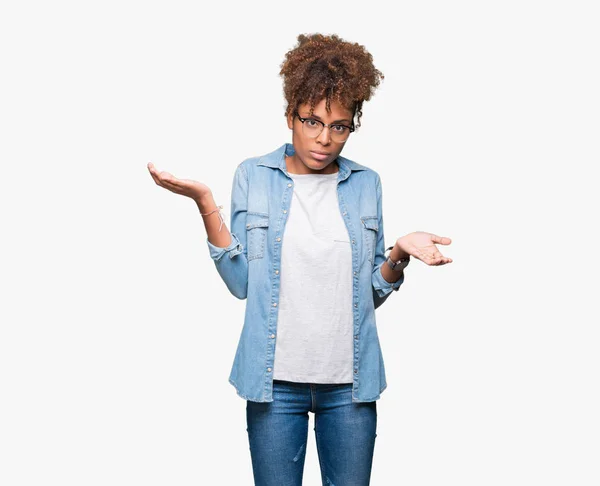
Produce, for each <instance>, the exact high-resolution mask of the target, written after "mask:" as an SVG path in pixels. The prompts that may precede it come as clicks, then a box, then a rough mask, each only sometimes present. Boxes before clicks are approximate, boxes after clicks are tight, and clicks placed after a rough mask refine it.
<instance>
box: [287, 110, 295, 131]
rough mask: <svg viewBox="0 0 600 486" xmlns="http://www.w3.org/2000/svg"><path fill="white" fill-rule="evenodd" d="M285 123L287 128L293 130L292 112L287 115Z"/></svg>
mask: <svg viewBox="0 0 600 486" xmlns="http://www.w3.org/2000/svg"><path fill="white" fill-rule="evenodd" d="M287 124H288V128H289V129H290V130H293V128H294V113H293V112H290V113H289V115H288V116H287Z"/></svg>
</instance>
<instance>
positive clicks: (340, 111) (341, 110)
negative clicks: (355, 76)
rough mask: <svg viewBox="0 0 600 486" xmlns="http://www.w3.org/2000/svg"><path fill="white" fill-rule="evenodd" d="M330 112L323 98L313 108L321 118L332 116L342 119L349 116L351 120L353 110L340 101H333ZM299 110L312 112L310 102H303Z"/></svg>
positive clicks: (306, 112) (314, 112)
mask: <svg viewBox="0 0 600 486" xmlns="http://www.w3.org/2000/svg"><path fill="white" fill-rule="evenodd" d="M329 108H330V110H331V111H330V112H327V109H326V102H325V99H322V100H321V101H319V102H318V103H317V104H315V107H314V109H313V114H315V115H317V116H319V117H321V118H332V119H342V118H347V119H349V120H351V119H352V111H350V110H349V109H348V108H346V107H344V106H342V105H341V104H340V103H339V102H338V101H333V100H332V101H331V102H330V104H329ZM298 111H302V112H304V113H305V114H308V113H310V103H301V104H300V105H299V107H298Z"/></svg>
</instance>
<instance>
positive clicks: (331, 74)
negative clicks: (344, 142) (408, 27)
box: [279, 34, 384, 128]
mask: <svg viewBox="0 0 600 486" xmlns="http://www.w3.org/2000/svg"><path fill="white" fill-rule="evenodd" d="M280 67H281V71H280V72H279V75H280V76H282V77H283V92H284V95H285V99H286V101H287V108H286V110H285V116H286V117H287V116H288V115H289V114H290V113H293V111H295V110H296V109H297V108H298V106H299V105H300V104H302V103H310V114H311V115H312V113H313V110H314V107H315V105H316V104H317V103H319V102H320V101H321V100H322V99H323V98H325V100H326V105H325V106H326V109H327V111H328V112H329V111H330V104H331V101H332V100H335V101H338V102H339V103H340V104H341V105H342V106H344V107H346V108H348V109H349V110H350V111H352V113H353V114H354V115H355V116H357V124H356V128H358V127H360V117H361V116H362V105H363V101H368V100H369V99H371V97H372V96H373V93H374V92H375V89H376V88H377V87H378V86H379V83H380V81H381V80H383V79H384V76H383V74H382V73H381V71H379V70H378V69H376V68H375V66H374V65H373V56H372V55H371V54H370V53H369V52H368V51H367V50H366V49H365V47H364V46H361V45H360V44H357V43H351V42H347V41H345V40H343V39H341V38H340V37H339V36H337V35H336V34H332V35H330V36H325V35H323V34H310V35H304V34H300V35H299V36H298V43H297V45H296V46H294V48H293V49H291V50H289V51H288V52H287V53H286V54H285V60H284V61H283V62H282V63H281V66H280Z"/></svg>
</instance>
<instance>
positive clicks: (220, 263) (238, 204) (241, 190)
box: [198, 164, 248, 299]
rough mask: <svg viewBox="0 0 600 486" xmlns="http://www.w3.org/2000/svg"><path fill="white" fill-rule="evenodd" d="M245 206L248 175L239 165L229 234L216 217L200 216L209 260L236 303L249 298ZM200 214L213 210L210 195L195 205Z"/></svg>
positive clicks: (235, 179) (234, 185) (215, 213)
mask: <svg viewBox="0 0 600 486" xmlns="http://www.w3.org/2000/svg"><path fill="white" fill-rule="evenodd" d="M247 204H248V175H247V173H246V171H245V169H244V167H243V166H242V165H241V164H240V165H239V166H238V168H237V169H236V171H235V175H234V177H233V185H232V189H231V233H230V232H229V230H228V229H227V226H226V225H225V224H224V223H223V225H222V227H221V231H219V227H220V226H221V223H222V222H221V220H220V218H219V213H218V212H214V213H212V214H210V215H208V216H202V217H203V219H204V224H205V226H206V232H207V235H208V236H207V238H206V243H207V244H208V248H209V252H210V256H211V258H212V259H213V260H214V262H215V266H216V267H217V271H218V272H219V275H220V276H221V278H222V279H223V281H224V282H225V285H227V288H228V289H229V291H230V292H231V293H232V294H233V295H234V296H235V297H237V298H238V299H245V298H246V297H247V296H248V259H247V257H246V255H247V250H246V211H247V208H248V206H247ZM198 207H199V209H200V212H201V213H207V212H210V211H212V210H213V209H215V208H216V204H215V203H214V200H213V199H212V195H211V196H210V198H208V200H205V201H202V202H201V203H198Z"/></svg>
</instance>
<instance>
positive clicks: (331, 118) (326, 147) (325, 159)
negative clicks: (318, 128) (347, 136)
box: [286, 99, 352, 174]
mask: <svg viewBox="0 0 600 486" xmlns="http://www.w3.org/2000/svg"><path fill="white" fill-rule="evenodd" d="M325 103H326V102H325V99H323V100H321V101H320V102H319V103H318V104H317V105H315V108H314V110H313V114H312V115H310V104H309V103H304V104H301V105H300V106H299V107H298V113H299V114H300V116H301V117H302V118H306V117H311V118H314V119H316V120H319V121H322V122H323V123H325V124H331V123H339V124H342V125H347V126H352V112H351V111H350V110H349V109H348V108H345V107H343V106H342V105H340V104H339V102H337V101H332V102H331V103H330V105H329V107H330V109H331V112H329V113H327V110H326V109H325ZM287 121H288V127H289V128H290V130H292V132H293V133H292V144H293V145H294V151H295V154H294V155H293V156H291V157H286V162H287V168H288V172H291V173H292V174H332V173H334V172H337V171H338V167H337V164H335V163H334V162H335V159H336V158H337V156H338V155H339V154H340V152H341V151H342V149H343V148H344V145H345V144H346V142H342V143H336V142H334V141H333V140H331V134H330V129H329V127H324V128H323V131H322V132H321V133H320V134H319V135H318V136H317V137H316V138H310V137H307V136H306V135H304V133H302V122H301V121H300V120H299V119H298V117H297V116H294V113H290V115H288V120H287ZM346 141H347V140H346ZM319 154H325V155H319Z"/></svg>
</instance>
